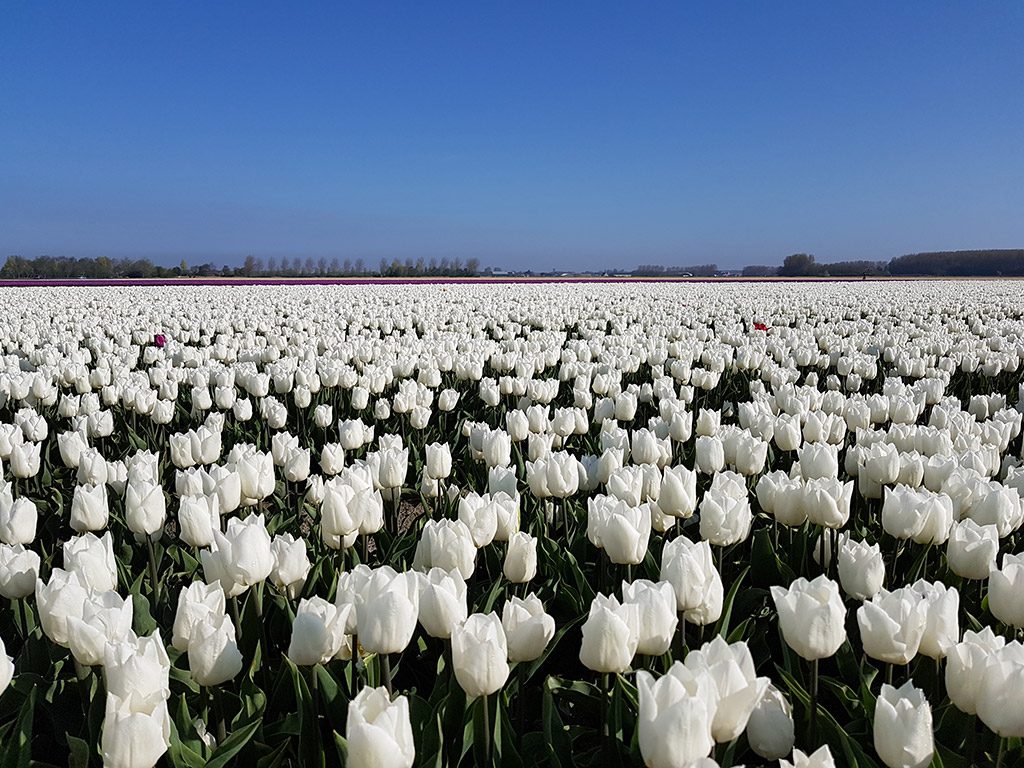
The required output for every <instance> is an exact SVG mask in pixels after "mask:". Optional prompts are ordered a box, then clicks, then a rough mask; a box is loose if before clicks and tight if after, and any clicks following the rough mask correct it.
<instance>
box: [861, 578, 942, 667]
mask: <svg viewBox="0 0 1024 768" xmlns="http://www.w3.org/2000/svg"><path fill="white" fill-rule="evenodd" d="M927 621H928V605H927V603H926V602H925V601H924V598H923V597H922V596H921V595H920V594H919V593H917V592H915V591H914V590H913V589H911V588H910V587H904V588H902V589H897V590H894V591H892V592H888V591H886V590H884V589H883V590H880V591H879V592H878V594H877V595H875V596H874V597H873V598H872V599H871V600H869V601H867V602H865V603H864V604H863V605H861V607H860V608H858V609H857V625H858V626H859V627H860V636H861V642H862V643H863V645H864V653H866V654H867V655H868V656H870V657H871V658H872V659H877V660H878V661H884V662H886V663H888V664H909V663H910V661H911V660H912V659H913V658H914V656H916V655H917V651H918V649H919V647H920V645H921V639H922V638H923V637H924V631H925V627H926V626H927Z"/></svg>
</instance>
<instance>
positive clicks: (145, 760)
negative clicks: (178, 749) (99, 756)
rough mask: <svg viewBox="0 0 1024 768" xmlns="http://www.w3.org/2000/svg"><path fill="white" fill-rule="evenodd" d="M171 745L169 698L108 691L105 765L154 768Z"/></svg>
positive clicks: (103, 746)
mask: <svg viewBox="0 0 1024 768" xmlns="http://www.w3.org/2000/svg"><path fill="white" fill-rule="evenodd" d="M170 745H171V718H170V714H169V712H168V710H167V702H166V701H164V700H162V699H161V700H159V701H155V702H153V701H148V700H146V699H144V698H143V697H140V696H138V695H136V694H130V695H128V696H127V697H121V696H118V695H116V694H113V693H110V694H107V704H106V714H105V716H104V718H103V737H102V741H101V743H100V748H101V749H102V751H103V765H104V766H108V767H109V768H151V766H154V765H156V763H157V762H158V761H159V760H160V758H161V757H162V756H163V754H164V753H165V752H166V751H167V750H168V748H169V747H170Z"/></svg>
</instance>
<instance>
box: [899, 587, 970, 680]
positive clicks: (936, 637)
mask: <svg viewBox="0 0 1024 768" xmlns="http://www.w3.org/2000/svg"><path fill="white" fill-rule="evenodd" d="M911 589H913V590H914V591H915V592H917V593H918V594H920V595H922V596H923V597H924V601H925V606H926V618H925V627H924V634H923V635H922V636H921V646H920V649H919V650H920V653H922V654H924V655H925V656H928V657H929V658H932V659H936V660H938V659H944V658H946V655H947V654H948V653H949V650H950V648H952V647H953V646H954V645H956V643H958V642H959V641H960V594H959V593H958V592H957V590H956V588H955V587H946V585H945V584H943V583H942V582H941V581H936V582H934V583H929V582H927V581H924V580H923V579H921V580H919V581H917V582H915V583H914V584H913V585H912V586H911Z"/></svg>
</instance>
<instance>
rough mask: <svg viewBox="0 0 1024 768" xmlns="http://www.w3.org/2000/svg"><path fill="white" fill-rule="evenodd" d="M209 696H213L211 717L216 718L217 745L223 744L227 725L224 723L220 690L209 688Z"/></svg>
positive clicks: (226, 733) (226, 735) (214, 687)
mask: <svg viewBox="0 0 1024 768" xmlns="http://www.w3.org/2000/svg"><path fill="white" fill-rule="evenodd" d="M210 694H211V695H212V696H213V713H214V714H213V716H214V717H215V718H217V744H218V745H220V744H223V743H224V741H225V740H226V739H227V737H228V730H227V724H226V723H225V721H224V702H222V701H221V698H220V689H219V688H218V687H217V686H215V685H213V686H210Z"/></svg>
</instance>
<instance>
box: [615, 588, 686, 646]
mask: <svg viewBox="0 0 1024 768" xmlns="http://www.w3.org/2000/svg"><path fill="white" fill-rule="evenodd" d="M622 601H623V603H629V604H633V605H636V606H637V607H638V608H639V609H640V624H639V631H640V638H639V640H638V642H637V647H636V652H637V653H642V654H645V655H647V656H661V655H662V654H663V653H665V652H667V651H668V649H669V646H670V645H671V644H672V637H673V636H674V635H675V631H676V626H677V625H678V623H679V618H678V616H676V591H675V589H674V588H673V587H672V584H671V582H668V581H661V582H658V583H657V584H655V583H654V582H653V581H647V580H646V579H639V580H637V581H634V582H632V583H628V582H623V583H622Z"/></svg>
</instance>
